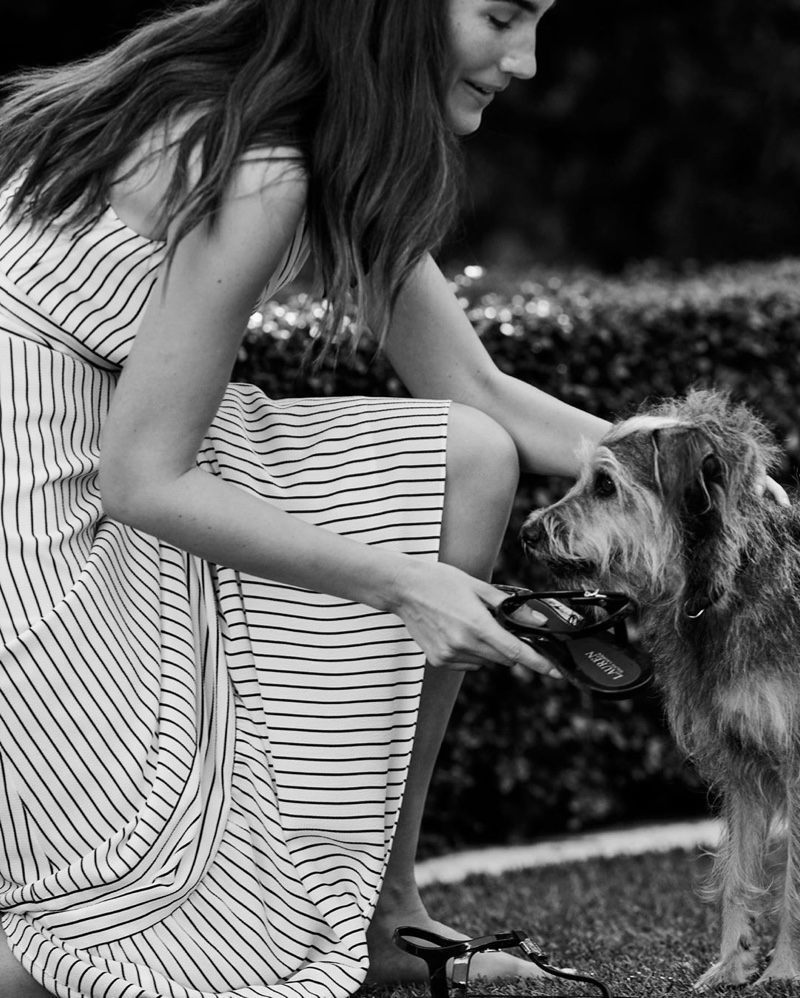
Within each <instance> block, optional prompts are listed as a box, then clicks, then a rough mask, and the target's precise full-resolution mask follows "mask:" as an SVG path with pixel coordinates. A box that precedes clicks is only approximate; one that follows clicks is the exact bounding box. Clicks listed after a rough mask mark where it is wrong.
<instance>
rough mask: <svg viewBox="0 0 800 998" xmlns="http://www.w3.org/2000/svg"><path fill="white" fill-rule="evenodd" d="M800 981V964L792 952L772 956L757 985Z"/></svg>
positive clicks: (776, 952) (777, 953) (775, 953)
mask: <svg viewBox="0 0 800 998" xmlns="http://www.w3.org/2000/svg"><path fill="white" fill-rule="evenodd" d="M799 979H800V962H798V960H797V958H796V957H795V955H794V954H793V953H791V952H779V951H778V950H777V949H776V950H775V952H774V953H773V954H772V957H771V958H770V961H769V963H768V964H767V966H766V969H765V970H764V973H763V974H762V975H761V977H759V978H758V980H757V981H756V984H766V983H767V981H796V980H799Z"/></svg>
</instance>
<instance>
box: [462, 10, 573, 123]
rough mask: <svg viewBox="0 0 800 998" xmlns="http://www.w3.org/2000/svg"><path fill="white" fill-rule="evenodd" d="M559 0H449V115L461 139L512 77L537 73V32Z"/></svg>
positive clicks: (530, 75) (528, 77)
mask: <svg viewBox="0 0 800 998" xmlns="http://www.w3.org/2000/svg"><path fill="white" fill-rule="evenodd" d="M554 2H555V0H447V3H448V8H449V11H448V13H449V44H450V59H449V63H448V69H447V74H446V77H445V111H446V114H447V119H448V122H449V124H450V127H451V128H452V129H453V131H454V132H455V133H456V134H457V135H469V133H470V132H474V131H475V129H476V128H477V127H478V126H479V125H480V123H481V115H482V114H483V110H484V108H485V107H487V106H488V105H489V104H490V103H491V101H492V99H493V97H494V95H495V94H496V93H497V92H498V91H499V90H505V88H506V87H507V86H508V84H509V83H510V82H511V79H512V77H515V76H516V77H518V78H519V79H523V80H528V79H530V78H531V77H532V76H533V75H534V74H535V73H536V28H537V25H538V24H539V21H540V20H541V18H542V15H543V14H544V13H545V11H547V10H549V9H550V7H552V6H553V3H554Z"/></svg>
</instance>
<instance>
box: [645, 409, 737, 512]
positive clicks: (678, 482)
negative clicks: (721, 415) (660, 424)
mask: <svg viewBox="0 0 800 998" xmlns="http://www.w3.org/2000/svg"><path fill="white" fill-rule="evenodd" d="M653 447H654V477H655V481H656V485H657V487H658V488H659V490H660V492H661V494H662V497H663V499H664V501H665V503H667V504H668V505H669V507H670V508H671V509H674V510H676V511H677V512H678V513H679V515H681V516H682V518H684V519H686V520H687V521H696V523H695V524H692V526H693V527H696V526H699V525H700V521H702V520H703V519H704V518H706V517H708V516H709V515H711V514H713V512H714V510H715V509H718V508H719V506H720V504H721V503H722V501H723V500H724V495H725V483H726V478H727V471H726V468H725V465H724V463H723V461H722V460H721V459H720V457H719V456H718V455H717V454H716V453H715V451H714V447H713V445H712V443H711V441H710V440H709V439H708V437H707V436H706V434H705V433H703V431H702V430H698V429H696V428H695V427H688V426H687V427H683V426H675V427H669V428H666V429H658V430H655V432H654V433H653Z"/></svg>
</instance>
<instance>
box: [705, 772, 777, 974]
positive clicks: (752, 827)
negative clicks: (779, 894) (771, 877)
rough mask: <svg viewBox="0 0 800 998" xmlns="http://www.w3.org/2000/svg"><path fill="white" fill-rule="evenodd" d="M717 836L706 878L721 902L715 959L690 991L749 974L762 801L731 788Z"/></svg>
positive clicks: (763, 824) (765, 819)
mask: <svg viewBox="0 0 800 998" xmlns="http://www.w3.org/2000/svg"><path fill="white" fill-rule="evenodd" d="M723 828H724V831H723V836H722V841H721V842H720V845H719V848H718V850H717V854H716V857H715V862H714V870H713V872H712V875H711V883H712V891H710V892H709V893H713V895H714V896H716V897H718V898H719V899H720V901H721V903H722V934H721V939H720V956H719V960H718V961H717V962H716V963H715V964H714V965H713V966H712V967H710V968H709V969H708V970H707V971H706V972H705V973H704V974H703V975H702V977H700V978H699V980H698V981H697V982H696V983H695V985H694V987H695V989H696V990H698V991H700V990H704V989H705V988H711V987H716V986H717V985H720V984H744V983H745V981H746V980H747V979H748V978H749V977H750V975H751V974H752V973H753V971H754V970H755V963H756V954H755V953H754V952H753V922H754V920H755V918H756V917H757V916H758V915H759V914H760V913H761V910H762V908H763V906H764V899H765V894H766V891H765V885H764V875H763V868H762V854H763V851H764V848H765V843H766V839H767V834H768V831H769V811H768V808H767V806H766V802H765V801H763V800H758V799H754V797H751V796H749V795H748V794H747V793H746V792H743V791H742V788H735V789H734V788H731V790H730V792H729V793H728V794H727V795H726V798H725V803H724V805H723Z"/></svg>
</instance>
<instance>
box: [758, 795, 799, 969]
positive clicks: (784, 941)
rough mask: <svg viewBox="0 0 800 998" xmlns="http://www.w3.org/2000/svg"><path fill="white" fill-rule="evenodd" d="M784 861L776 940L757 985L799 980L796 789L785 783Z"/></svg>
mask: <svg viewBox="0 0 800 998" xmlns="http://www.w3.org/2000/svg"><path fill="white" fill-rule="evenodd" d="M786 782H787V791H786V857H785V861H784V863H783V864H782V871H781V872H782V883H781V885H780V888H781V890H780V902H779V904H780V907H779V908H778V913H779V921H778V938H777V940H776V942H775V949H774V950H773V951H772V956H771V957H770V961H769V963H768V964H767V968H766V970H765V971H764V973H763V974H762V975H761V977H759V979H758V982H757V983H758V984H763V983H765V982H766V981H772V980H793V979H796V978H800V953H798V928H800V788H798V787H797V783H796V780H794V779H787V781H786Z"/></svg>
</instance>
